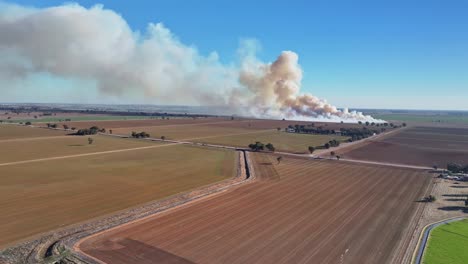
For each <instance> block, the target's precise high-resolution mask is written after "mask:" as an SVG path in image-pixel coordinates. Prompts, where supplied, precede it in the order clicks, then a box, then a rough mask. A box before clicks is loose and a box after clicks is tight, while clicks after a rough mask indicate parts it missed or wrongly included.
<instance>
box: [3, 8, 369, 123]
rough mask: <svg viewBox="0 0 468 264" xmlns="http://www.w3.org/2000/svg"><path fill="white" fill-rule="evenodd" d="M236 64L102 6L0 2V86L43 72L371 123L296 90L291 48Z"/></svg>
mask: <svg viewBox="0 0 468 264" xmlns="http://www.w3.org/2000/svg"><path fill="white" fill-rule="evenodd" d="M240 61H241V62H240V65H239V66H235V64H231V65H224V64H222V63H220V61H219V59H218V55H217V53H216V52H212V53H211V54H209V55H208V56H203V55H201V54H200V53H199V52H198V51H197V49H196V48H195V47H192V46H187V45H184V44H183V43H181V42H180V41H179V40H178V39H177V37H175V36H174V35H173V34H172V33H171V32H170V30H169V29H168V28H166V27H165V26H164V25H163V24H161V23H158V24H149V25H148V28H147V30H146V32H145V33H143V34H142V33H140V32H136V31H132V29H131V28H130V27H129V25H128V24H127V22H126V21H125V20H124V19H123V18H122V17H121V16H120V15H119V14H117V13H115V12H114V11H112V10H108V9H104V8H103V6H100V5H96V6H94V7H92V8H89V9H88V8H85V7H83V6H80V5H78V4H65V5H61V6H56V7H50V8H43V9H35V8H27V7H22V6H18V5H14V4H8V3H2V2H0V91H2V90H3V89H5V90H7V89H10V88H9V85H8V84H11V83H14V82H20V81H21V80H24V79H26V78H28V77H29V76H31V75H34V74H41V73H46V74H49V75H52V76H55V77H57V78H65V79H66V78H69V79H79V80H86V81H91V82H93V83H94V84H95V87H96V89H97V90H98V91H99V93H100V94H102V95H105V96H108V97H112V98H116V97H117V98H122V99H125V98H127V97H132V98H135V97H136V98H140V99H141V101H142V102H145V103H150V102H153V100H154V102H157V103H166V104H194V105H217V106H226V107H231V108H232V109H233V111H239V112H242V113H248V114H251V115H255V116H258V117H274V118H283V117H286V118H295V119H330V120H345V121H350V122H352V121H357V120H366V121H376V120H373V119H372V118H371V117H370V116H364V115H362V113H357V112H348V111H347V110H343V111H340V110H338V109H337V108H336V107H334V106H332V105H330V104H328V103H327V102H326V101H324V100H320V99H318V98H316V97H314V96H312V95H309V94H300V88H301V79H302V71H301V68H300V67H299V65H298V56H297V54H295V53H294V52H290V51H285V52H283V53H281V55H280V56H279V57H278V59H277V60H276V61H275V62H273V63H271V64H268V63H262V62H260V61H258V60H257V59H255V57H252V56H242V58H241V59H240ZM40 89H42V87H37V90H38V91H37V92H38V93H40ZM2 92H3V91H2ZM239 106H242V107H239Z"/></svg>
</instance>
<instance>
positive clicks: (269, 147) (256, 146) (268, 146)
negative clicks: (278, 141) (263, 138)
mask: <svg viewBox="0 0 468 264" xmlns="http://www.w3.org/2000/svg"><path fill="white" fill-rule="evenodd" d="M249 148H250V149H251V150H253V151H262V150H265V149H267V150H268V151H271V152H275V146H273V144H271V143H268V144H266V145H265V144H263V143H262V142H260V141H257V142H255V143H252V144H249Z"/></svg>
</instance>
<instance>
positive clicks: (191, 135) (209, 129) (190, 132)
mask: <svg viewBox="0 0 468 264" xmlns="http://www.w3.org/2000/svg"><path fill="white" fill-rule="evenodd" d="M270 130H271V131H272V129H270ZM132 131H135V132H141V131H145V132H147V133H149V134H150V135H151V137H155V138H159V137H161V136H165V137H166V139H178V140H194V139H201V138H205V137H217V136H229V135H237V134H246V133H248V134H250V133H258V132H264V131H265V130H259V129H249V128H239V127H225V126H223V125H209V124H184V125H171V126H147V127H129V128H117V129H113V133H114V134H121V135H130V134H131V133H132Z"/></svg>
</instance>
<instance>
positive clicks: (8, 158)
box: [0, 128, 157, 165]
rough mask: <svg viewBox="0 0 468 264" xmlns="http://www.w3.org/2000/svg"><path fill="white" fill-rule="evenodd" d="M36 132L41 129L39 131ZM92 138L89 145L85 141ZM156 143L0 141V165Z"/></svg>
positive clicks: (77, 138) (71, 139)
mask: <svg viewBox="0 0 468 264" xmlns="http://www.w3.org/2000/svg"><path fill="white" fill-rule="evenodd" d="M37 130H44V129H39V128H37ZM89 137H91V138H93V139H94V141H93V143H92V144H89V143H88V138H89ZM155 144H157V143H154V142H150V141H146V140H135V139H122V138H114V137H109V136H99V135H94V136H61V137H60V136H57V137H46V138H40V137H39V138H34V140H32V139H30V140H25V139H19V140H8V141H1V140H0V165H1V164H2V163H8V162H18V161H19V162H21V161H25V160H33V159H42V158H50V157H60V156H67V155H75V154H84V153H93V152H101V151H111V150H118V149H130V148H139V147H145V146H152V145H155Z"/></svg>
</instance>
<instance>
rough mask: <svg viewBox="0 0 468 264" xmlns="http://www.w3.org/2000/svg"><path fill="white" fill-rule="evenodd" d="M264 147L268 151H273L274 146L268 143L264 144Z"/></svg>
mask: <svg viewBox="0 0 468 264" xmlns="http://www.w3.org/2000/svg"><path fill="white" fill-rule="evenodd" d="M265 147H266V148H267V149H268V150H269V151H271V152H275V147H274V146H273V144H271V143H268V144H266V145H265Z"/></svg>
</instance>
